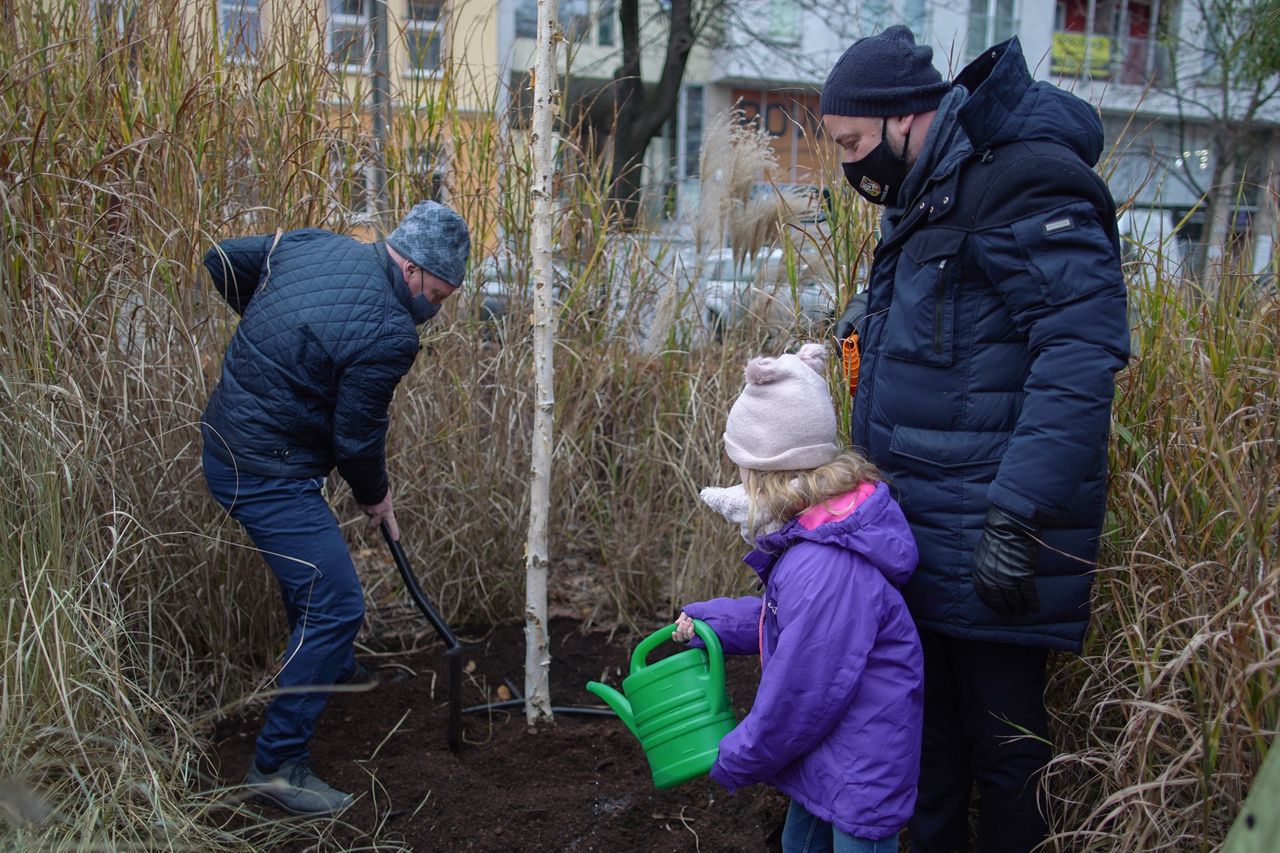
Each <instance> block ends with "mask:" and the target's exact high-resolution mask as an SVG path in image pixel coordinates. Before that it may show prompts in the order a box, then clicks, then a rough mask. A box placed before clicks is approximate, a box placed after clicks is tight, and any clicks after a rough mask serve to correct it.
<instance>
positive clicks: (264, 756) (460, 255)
mask: <svg viewBox="0 0 1280 853" xmlns="http://www.w3.org/2000/svg"><path fill="white" fill-rule="evenodd" d="M470 251H471V239H470V235H469V233H468V231H467V226H466V223H464V222H463V221H462V218H461V217H460V216H458V214H457V213H455V212H454V211H453V210H451V209H449V208H448V207H445V206H444V205H441V204H437V203H435V202H430V201H428V202H422V203H421V204H418V205H416V206H415V207H414V208H413V210H412V211H410V212H409V215H408V216H406V217H405V219H404V221H402V222H401V223H400V225H399V227H398V228H396V230H395V231H393V232H392V233H391V235H390V236H389V237H387V240H386V242H385V243H360V242H357V241H356V240H353V239H351V238H350V237H346V236H342V235H339V234H333V233H331V232H328V231H322V230H320V229H316V228H307V229H302V230H300V231H289V232H286V233H282V234H276V235H268V236H264V237H243V238H238V239H233V240H226V241H223V242H222V243H220V244H218V245H217V246H215V247H214V248H213V249H211V250H210V251H209V253H208V254H206V255H205V258H204V265H205V267H206V268H207V269H208V270H209V273H210V274H211V275H212V276H213V282H214V285H215V286H216V287H217V289H218V290H219V292H221V293H222V294H223V296H224V297H226V299H227V301H228V302H229V303H230V304H231V307H232V308H234V309H235V311H236V312H237V313H239V314H241V315H242V318H241V320H240V325H239V326H238V327H237V328H236V332H235V335H234V336H233V337H232V339H231V343H230V344H228V346H227V353H226V357H225V358H224V359H223V362H222V378H221V379H220V380H219V382H218V386H217V388H215V389H214V392H213V396H211V397H210V398H209V403H208V405H207V406H206V407H205V411H204V417H203V418H202V421H201V430H202V433H203V436H204V455H203V464H204V473H205V482H206V483H207V484H208V486H209V491H210V492H211V493H212V494H213V496H214V498H216V499H217V500H218V502H219V503H221V504H222V506H223V507H225V508H226V509H227V511H228V512H230V513H231V515H232V516H233V517H234V518H235V519H236V520H237V521H239V522H240V524H241V525H243V526H244V528H245V530H246V531H247V532H248V533H249V535H250V537H252V539H253V541H254V544H256V545H257V546H258V549H259V550H260V551H261V552H262V555H263V558H264V559H265V560H266V562H267V565H269V566H270V567H271V570H272V571H273V572H274V573H275V575H276V578H277V579H278V580H279V582H280V589H281V593H282V595H283V598H284V606H285V612H286V613H287V614H288V618H289V628H290V631H291V636H290V639H289V645H288V648H287V650H286V652H285V657H284V664H283V665H282V666H281V668H280V671H279V674H278V675H277V676H276V681H277V684H278V686H279V687H280V688H282V689H284V690H286V691H287V690H288V689H289V688H306V689H302V690H299V692H293V693H290V692H285V693H283V694H281V695H279V696H277V697H276V698H275V699H274V700H272V702H271V704H270V706H268V708H267V714H266V720H265V722H264V723H263V728H262V734H261V736H259V738H258V743H257V752H256V756H255V759H254V762H253V766H252V767H251V768H250V770H249V775H248V777H247V778H246V780H245V784H246V785H247V786H248V787H249V788H250V789H252V790H253V791H254V792H255V793H256V794H258V795H260V796H263V797H266V798H268V799H270V800H272V801H273V802H275V803H276V804H277V805H280V806H282V807H283V808H285V809H287V810H289V811H292V812H295V813H300V814H329V813H336V812H339V811H341V810H343V809H345V808H346V807H347V806H349V805H350V804H351V802H352V797H351V795H349V794H345V793H343V792H341V791H337V790H334V789H333V788H331V787H330V786H329V785H327V784H325V783H324V782H323V781H321V780H320V779H319V778H318V777H317V776H316V775H315V774H314V773H312V772H311V770H310V769H309V767H308V765H307V742H308V741H309V740H310V738H311V734H312V732H313V731H314V730H315V723H316V719H317V718H318V717H319V716H320V712H321V711H322V710H323V709H324V705H325V702H326V701H327V699H328V694H327V693H325V692H323V691H322V690H315V687H317V686H323V685H331V684H336V683H342V682H346V681H352V680H355V679H356V678H358V677H359V676H360V674H361V667H360V666H359V665H358V664H357V663H356V660H355V656H354V652H355V645H354V643H355V637H356V633H357V632H358V631H359V629H360V624H361V622H362V621H363V619H364V594H363V591H362V590H361V587H360V580H359V578H358V577H357V576H356V571H355V566H354V565H353V564H352V562H351V555H350V553H349V552H348V550H347V545H346V542H345V541H344V539H343V537H342V532H341V531H340V530H339V529H338V522H337V520H336V519H335V518H334V515H333V512H332V511H331V510H330V509H329V505H328V503H327V502H326V501H325V499H324V495H323V494H322V492H321V488H322V486H323V484H324V480H325V477H327V476H328V474H329V472H330V471H331V470H332V469H333V468H334V467H335V466H336V467H337V469H338V473H339V474H341V475H342V477H343V479H345V480H346V481H347V483H348V484H349V485H350V486H351V492H352V494H353V495H354V496H355V499H356V502H357V503H358V504H359V505H360V508H361V509H362V510H363V511H364V513H365V514H366V515H367V516H368V517H369V521H370V526H372V527H376V526H378V525H379V524H380V523H382V522H383V521H385V522H386V523H387V525H388V527H389V528H390V530H391V532H392V535H393V536H394V537H396V538H399V529H398V528H397V526H396V520H395V513H394V512H393V510H392V503H391V487H390V484H389V483H388V481H387V472H386V452H385V442H386V436H387V426H388V423H389V421H388V416H387V409H388V406H389V405H390V403H391V397H392V394H393V393H394V392H395V388H396V385H397V384H398V383H399V382H400V379H401V378H402V377H403V376H404V375H405V374H406V373H407V372H408V371H409V367H410V366H411V365H412V364H413V360H414V358H416V357H417V354H418V348H419V344H418V331H417V326H418V325H419V324H421V323H423V322H425V321H426V320H428V319H429V318H430V317H432V316H433V315H434V314H435V313H436V312H437V311H438V310H439V309H440V305H441V303H442V302H444V300H445V299H447V298H448V297H449V296H450V295H451V294H453V292H454V291H455V290H457V288H458V287H459V286H461V284H462V280H463V276H464V274H465V272H466V266H467V258H468V256H469V254H470Z"/></svg>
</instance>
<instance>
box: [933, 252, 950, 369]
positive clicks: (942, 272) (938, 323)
mask: <svg viewBox="0 0 1280 853" xmlns="http://www.w3.org/2000/svg"><path fill="white" fill-rule="evenodd" d="M946 269H947V259H946V258H943V259H942V260H941V261H938V284H937V286H936V287H935V288H934V294H933V354H934V355H942V311H943V302H942V300H943V299H944V298H945V296H946V293H947V274H946Z"/></svg>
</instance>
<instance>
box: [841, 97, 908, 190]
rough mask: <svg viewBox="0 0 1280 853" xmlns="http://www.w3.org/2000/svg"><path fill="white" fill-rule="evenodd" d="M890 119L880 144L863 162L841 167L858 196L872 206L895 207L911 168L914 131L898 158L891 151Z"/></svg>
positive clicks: (886, 120)
mask: <svg viewBox="0 0 1280 853" xmlns="http://www.w3.org/2000/svg"><path fill="white" fill-rule="evenodd" d="M888 129H889V119H888V118H887V117H886V118H885V119H884V123H883V124H881V125H880V144H879V145H877V146H876V147H875V148H872V149H871V151H870V152H868V153H867V155H866V156H864V157H863V158H862V159H861V160H854V161H853V162H852V163H841V164H840V165H841V166H842V167H843V168H844V179H845V180H846V181H848V182H849V186H851V187H853V188H854V189H855V190H857V192H858V195H860V196H862V197H863V198H865V199H866V200H867V201H869V202H871V203H872V204H888V205H892V204H893V203H894V202H896V201H897V200H898V190H899V189H901V187H902V182H903V180H904V179H905V178H906V177H907V172H909V171H911V168H910V167H909V166H908V165H907V157H906V155H907V147H908V146H909V145H910V144H911V131H909V130H908V131H907V138H906V141H905V142H903V144H902V154H901V155H898V154H897V153H895V152H894V150H893V149H892V148H890V147H889V134H888V132H887V131H888Z"/></svg>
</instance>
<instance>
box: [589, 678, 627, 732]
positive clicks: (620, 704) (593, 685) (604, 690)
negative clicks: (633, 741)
mask: <svg viewBox="0 0 1280 853" xmlns="http://www.w3.org/2000/svg"><path fill="white" fill-rule="evenodd" d="M587 690H588V691H589V692H591V693H594V694H595V695H597V696H599V697H600V698H601V699H603V700H604V702H605V704H606V705H608V706H609V707H610V708H612V709H613V712H614V713H615V714H617V715H618V719H620V720H622V722H624V723H626V725H627V728H628V729H630V730H631V733H632V734H633V735H635V736H636V737H640V732H639V731H637V730H636V721H635V717H634V716H633V715H632V713H631V703H630V702H629V701H627V697H626V696H623V695H622V694H621V693H619V692H618V691H617V690H614V689H613V688H612V687H610V686H609V685H607V684H601V683H600V682H598V681H588V682H587Z"/></svg>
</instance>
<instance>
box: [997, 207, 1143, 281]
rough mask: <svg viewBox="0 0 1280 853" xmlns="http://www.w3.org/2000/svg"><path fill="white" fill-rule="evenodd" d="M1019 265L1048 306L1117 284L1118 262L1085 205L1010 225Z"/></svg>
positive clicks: (1092, 211)
mask: <svg viewBox="0 0 1280 853" xmlns="http://www.w3.org/2000/svg"><path fill="white" fill-rule="evenodd" d="M1011 227H1012V229H1013V236H1014V237H1015V238H1016V239H1017V241H1018V248H1019V249H1021V250H1022V255H1023V261H1024V262H1025V263H1026V266H1027V270H1028V271H1029V272H1030V273H1031V277H1032V278H1033V279H1035V282H1036V284H1038V285H1039V286H1040V293H1041V295H1042V297H1043V299H1044V302H1045V304H1047V305H1054V306H1057V305H1064V304H1066V303H1068V302H1073V301H1075V300H1076V299H1080V298H1082V297H1084V296H1088V295H1089V294H1090V293H1092V292H1094V291H1095V290H1099V289H1101V288H1103V287H1107V286H1108V285H1110V286H1116V287H1118V286H1120V281H1121V275H1120V258H1119V256H1118V255H1117V254H1116V249H1115V246H1114V245H1113V244H1112V242H1111V238H1110V237H1109V236H1108V235H1107V233H1106V232H1105V231H1104V230H1103V227H1102V223H1101V222H1100V221H1099V219H1098V214H1097V212H1096V211H1095V210H1094V209H1093V206H1092V205H1091V204H1089V203H1088V202H1083V201H1082V202H1076V203H1074V204H1070V205H1067V206H1066V207H1060V208H1058V209H1056V210H1053V211H1051V212H1049V213H1042V214H1039V215H1037V216H1032V217H1029V218H1027V219H1023V220H1020V221H1018V222H1015V223H1013V225H1012V226H1011Z"/></svg>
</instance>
